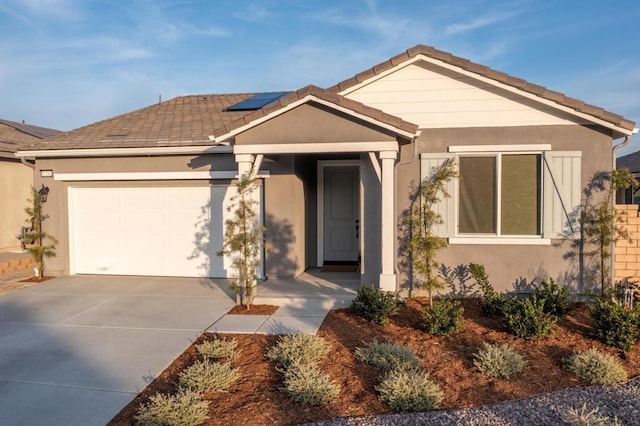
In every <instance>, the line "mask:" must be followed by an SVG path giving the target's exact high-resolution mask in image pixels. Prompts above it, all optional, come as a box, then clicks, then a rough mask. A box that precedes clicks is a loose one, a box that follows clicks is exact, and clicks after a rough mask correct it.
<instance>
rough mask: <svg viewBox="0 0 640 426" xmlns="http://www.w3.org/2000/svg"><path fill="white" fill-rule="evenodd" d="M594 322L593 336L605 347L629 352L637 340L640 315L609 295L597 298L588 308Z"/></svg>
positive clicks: (636, 310)
mask: <svg viewBox="0 0 640 426" xmlns="http://www.w3.org/2000/svg"><path fill="white" fill-rule="evenodd" d="M589 310H590V311H591V317H592V318H593V320H594V321H595V327H594V335H595V337H596V338H597V339H598V340H600V341H601V342H602V343H604V344H605V345H609V346H614V347H616V348H620V349H622V350H625V351H630V350H631V348H633V345H634V344H635V343H636V341H637V339H638V331H639V329H638V327H639V325H640V324H639V320H640V314H639V312H638V309H635V310H632V309H627V308H625V307H624V306H622V304H621V303H619V302H618V301H617V300H616V299H615V298H614V297H612V296H611V295H605V296H601V297H598V298H597V299H596V302H595V303H594V304H593V305H590V306H589Z"/></svg>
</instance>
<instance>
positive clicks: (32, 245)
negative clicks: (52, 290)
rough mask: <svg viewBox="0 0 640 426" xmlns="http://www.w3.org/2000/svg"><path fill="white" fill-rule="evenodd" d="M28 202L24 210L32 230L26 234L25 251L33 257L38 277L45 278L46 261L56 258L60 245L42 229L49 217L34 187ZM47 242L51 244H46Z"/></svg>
mask: <svg viewBox="0 0 640 426" xmlns="http://www.w3.org/2000/svg"><path fill="white" fill-rule="evenodd" d="M27 202H28V203H29V206H28V207H27V208H25V209H24V210H25V212H26V213H27V216H28V218H27V223H29V224H30V225H31V230H30V231H29V232H27V234H26V243H25V249H26V250H27V251H28V252H29V254H31V256H32V257H33V262H34V264H35V275H36V277H38V278H42V277H44V266H45V265H44V259H45V258H50V257H55V256H56V244H58V241H57V240H56V239H55V238H54V237H53V236H51V235H49V234H47V233H46V232H45V231H44V229H43V227H42V222H44V221H45V220H46V219H47V218H48V217H49V215H47V214H44V213H43V212H42V201H41V200H40V194H39V193H38V191H36V189H35V188H34V187H33V186H32V187H31V198H30V199H28V200H27ZM47 240H48V242H49V243H48V244H45V241H47Z"/></svg>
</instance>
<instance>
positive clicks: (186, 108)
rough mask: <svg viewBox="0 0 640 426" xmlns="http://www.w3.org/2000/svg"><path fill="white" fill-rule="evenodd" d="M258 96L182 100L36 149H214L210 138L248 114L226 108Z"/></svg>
mask: <svg viewBox="0 0 640 426" xmlns="http://www.w3.org/2000/svg"><path fill="white" fill-rule="evenodd" d="M253 95H254V93H240V94H226V95H193V96H179V97H177V98H173V99H169V100H167V101H163V102H161V103H157V104H154V105H151V106H148V107H145V108H142V109H139V110H137V111H132V112H129V113H126V114H122V115H118V116H116V117H112V118H109V119H106V120H103V121H99V122H97V123H94V124H90V125H88V126H84V127H81V128H79V129H76V130H73V131H71V132H68V133H64V134H62V135H59V136H56V137H53V138H51V139H48V140H47V143H46V146H45V145H41V146H38V144H36V145H34V147H32V149H40V148H46V149H55V150H58V149H81V148H85V149H90V148H150V147H169V146H176V147H177V146H198V145H211V141H210V140H209V135H212V134H213V132H214V129H215V128H216V127H219V126H220V125H224V124H225V123H227V122H231V121H234V120H237V119H239V118H241V117H242V116H244V115H246V114H247V111H237V112H235V111H234V112H226V111H225V108H227V107H229V106H231V105H234V104H236V103H238V102H240V101H242V100H244V99H247V98H249V97H251V96H253Z"/></svg>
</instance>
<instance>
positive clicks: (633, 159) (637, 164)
mask: <svg viewBox="0 0 640 426" xmlns="http://www.w3.org/2000/svg"><path fill="white" fill-rule="evenodd" d="M622 167H626V168H627V169H629V171H631V172H632V173H640V151H636V152H632V153H631V154H627V155H624V156H622V157H619V158H617V159H616V168H618V169H620V168H622Z"/></svg>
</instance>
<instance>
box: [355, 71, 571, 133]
mask: <svg viewBox="0 0 640 426" xmlns="http://www.w3.org/2000/svg"><path fill="white" fill-rule="evenodd" d="M346 97H347V98H350V99H353V100H356V101H358V102H362V103H363V104H365V105H369V106H372V107H374V108H378V109H380V110H382V111H384V112H386V113H389V114H392V115H395V116H398V117H401V118H402V119H404V120H406V121H409V122H411V123H415V124H417V125H418V127H420V128H423V129H427V128H455V127H493V126H528V125H563V124H575V123H576V121H575V120H576V119H575V117H571V116H569V114H567V113H564V112H562V111H558V110H555V109H553V108H551V107H549V106H547V105H543V104H537V103H534V101H532V100H530V99H527V98H525V97H521V96H518V95H517V94H515V93H511V92H507V91H504V90H500V89H497V88H496V87H495V86H492V85H490V84H489V83H486V82H482V81H479V80H475V79H472V78H471V77H468V76H465V75H462V74H455V75H454V74H453V73H452V71H449V70H444V69H441V70H440V71H438V68H437V67H436V66H435V65H431V64H429V65H426V64H424V65H422V66H420V65H416V64H411V65H408V66H406V67H403V68H399V69H398V70H397V71H394V72H392V73H390V74H388V75H386V76H383V77H381V78H380V79H378V80H375V81H372V82H371V83H370V84H366V85H364V86H362V87H359V88H357V89H356V90H355V91H353V92H351V93H349V94H347V95H346Z"/></svg>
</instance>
